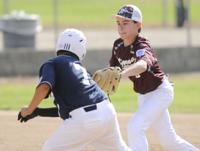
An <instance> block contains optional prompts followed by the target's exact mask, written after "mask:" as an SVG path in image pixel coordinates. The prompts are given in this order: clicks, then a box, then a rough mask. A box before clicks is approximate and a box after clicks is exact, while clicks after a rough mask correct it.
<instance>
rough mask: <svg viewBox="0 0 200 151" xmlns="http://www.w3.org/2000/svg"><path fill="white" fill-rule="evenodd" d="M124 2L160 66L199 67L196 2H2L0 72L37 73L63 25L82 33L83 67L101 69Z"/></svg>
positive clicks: (176, 69) (178, 69)
mask: <svg viewBox="0 0 200 151" xmlns="http://www.w3.org/2000/svg"><path fill="white" fill-rule="evenodd" d="M124 4H135V5H137V6H138V7H139V8H141V11H142V13H143V20H144V22H143V30H142V34H143V35H144V36H146V37H147V38H148V39H149V40H150V41H151V43H152V45H153V47H154V48H155V50H156V51H157V52H158V55H159V56H160V60H161V66H162V67H163V69H164V70H166V71H167V72H188V71H196V70H197V71H198V70H199V69H200V63H199V61H198V60H199V56H200V52H199V51H200V50H199V47H200V37H199V36H198V35H200V17H199V15H200V10H199V8H200V1H199V0H148V1H147V0H135V1H133V0H101V1H96V0H84V1H82V0H43V1H40V0H1V1H0V6H1V7H0V16H1V18H0V30H1V35H0V52H2V53H1V55H0V57H1V61H0V68H1V72H0V76H12V75H34V74H36V73H37V70H38V67H39V65H40V64H41V62H42V61H43V60H45V59H46V58H48V57H49V56H53V55H54V48H55V43H56V39H57V37H58V34H59V32H61V31H62V30H64V29H65V28H79V29H81V30H82V31H83V32H84V33H85V34H86V36H87V38H88V45H87V49H88V52H89V53H88V57H86V60H85V61H84V64H85V65H86V66H87V68H88V70H89V71H91V72H92V71H94V70H95V69H97V68H100V67H104V66H105V65H107V62H108V58H109V55H110V52H111V49H112V44H113V41H114V40H115V39H116V38H117V37H118V35H117V28H116V23H115V20H114V18H113V16H114V15H115V14H116V13H117V11H118V9H119V8H120V7H121V6H122V5H124ZM98 50H101V51H98ZM44 51H45V52H44ZM21 53H22V54H21ZM99 55H101V56H102V57H99ZM5 56H7V58H6V59H5ZM189 56H190V57H189ZM28 58H29V59H28ZM94 60H95V63H92V62H94ZM189 60H190V61H189ZM191 60H193V61H191ZM5 62H7V63H5ZM172 62H173V66H172V65H171V63H172ZM20 64H21V65H20ZM6 66H7V67H6Z"/></svg>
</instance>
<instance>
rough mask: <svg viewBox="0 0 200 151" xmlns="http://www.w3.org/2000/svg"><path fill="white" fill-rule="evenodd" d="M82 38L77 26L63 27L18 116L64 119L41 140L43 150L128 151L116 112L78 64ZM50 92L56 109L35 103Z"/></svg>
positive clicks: (80, 57)
mask: <svg viewBox="0 0 200 151" xmlns="http://www.w3.org/2000/svg"><path fill="white" fill-rule="evenodd" d="M85 44H86V38H85V36H84V34H83V33H82V32H81V31H79V30H77V29H66V30H65V31H64V32H62V33H61V34H60V36H59V38H58V42H57V47H56V51H57V56H56V57H55V58H52V59H50V60H48V61H47V62H45V63H44V64H43V65H42V66H41V68H40V72H39V76H40V81H39V84H38V86H37V88H36V91H35V94H34V96H33V98H32V101H31V102H30V104H29V106H28V107H27V108H22V109H21V111H20V113H19V117H18V119H19V120H20V121H21V122H25V121H27V120H29V119H31V118H33V117H35V116H36V115H40V116H51V117H53V116H60V117H61V118H62V119H63V120H64V122H63V123H62V124H61V125H60V127H59V128H58V129H57V130H56V131H55V133H54V134H53V135H52V136H51V137H50V138H49V139H48V140H47V141H46V142H45V144H44V146H43V151H81V150H83V149H84V148H85V146H88V145H90V146H93V147H94V148H95V149H96V151H130V149H129V148H128V147H127V146H126V144H125V143H124V141H123V140H122V137H121V135H120V131H119V126H118V122H117V119H116V112H115V109H114V107H113V105H112V104H111V103H110V102H109V100H108V98H107V96H106V94H105V93H104V92H103V91H102V90H101V89H100V88H99V87H98V85H97V84H96V83H95V82H94V81H93V80H92V79H91V77H90V75H88V73H87V71H86V69H85V68H84V67H83V66H82V65H81V62H80V61H81V60H82V59H83V57H84V56H85V54H86V48H85ZM50 92H52V93H53V95H54V98H55V104H56V106H57V107H56V108H48V109H40V108H37V106H38V105H39V104H40V102H41V101H42V100H43V99H44V98H45V97H47V96H48V95H49V93H50Z"/></svg>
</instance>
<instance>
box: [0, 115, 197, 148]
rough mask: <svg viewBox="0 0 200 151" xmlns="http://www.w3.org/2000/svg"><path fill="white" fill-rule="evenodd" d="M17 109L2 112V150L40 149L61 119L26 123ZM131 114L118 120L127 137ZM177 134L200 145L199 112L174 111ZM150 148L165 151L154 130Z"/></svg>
mask: <svg viewBox="0 0 200 151" xmlns="http://www.w3.org/2000/svg"><path fill="white" fill-rule="evenodd" d="M16 114H17V113H16V112H7V111H0V151H39V150H41V146H42V144H43V143H44V141H45V140H46V139H47V138H48V137H49V136H50V135H51V134H52V132H53V131H54V130H55V129H56V127H57V126H58V125H59V124H60V123H61V122H62V120H60V119H58V118H36V119H34V120H32V121H30V122H28V123H26V124H21V123H19V122H17V120H16ZM130 116H131V114H127V113H126V114H125V113H120V114H118V119H119V122H120V127H121V131H122V134H123V137H124V139H125V140H127V139H126V138H127V135H126V124H127V122H128V119H129V118H130ZM172 121H173V123H174V127H175V128H176V131H177V133H178V134H179V135H180V136H182V137H183V138H185V139H186V140H188V141H190V142H191V143H193V144H194V145H196V146H197V147H198V148H200V114H173V115H172ZM148 137H149V143H150V151H162V149H161V146H159V143H158V141H157V140H156V138H155V137H154V136H153V134H152V133H151V131H149V132H148Z"/></svg>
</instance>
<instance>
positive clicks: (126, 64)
mask: <svg viewBox="0 0 200 151" xmlns="http://www.w3.org/2000/svg"><path fill="white" fill-rule="evenodd" d="M117 59H118V61H119V63H120V65H121V66H122V68H123V69H124V68H126V67H128V66H130V65H131V64H133V63H135V62H136V59H135V58H134V57H132V58H131V59H128V60H122V59H121V58H117Z"/></svg>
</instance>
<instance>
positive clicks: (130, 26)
mask: <svg viewBox="0 0 200 151" xmlns="http://www.w3.org/2000/svg"><path fill="white" fill-rule="evenodd" d="M116 22H117V27H118V33H119V35H120V37H121V38H122V39H123V40H131V39H133V38H135V37H136V35H138V29H139V28H141V23H134V21H132V20H128V19H125V18H122V17H116Z"/></svg>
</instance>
